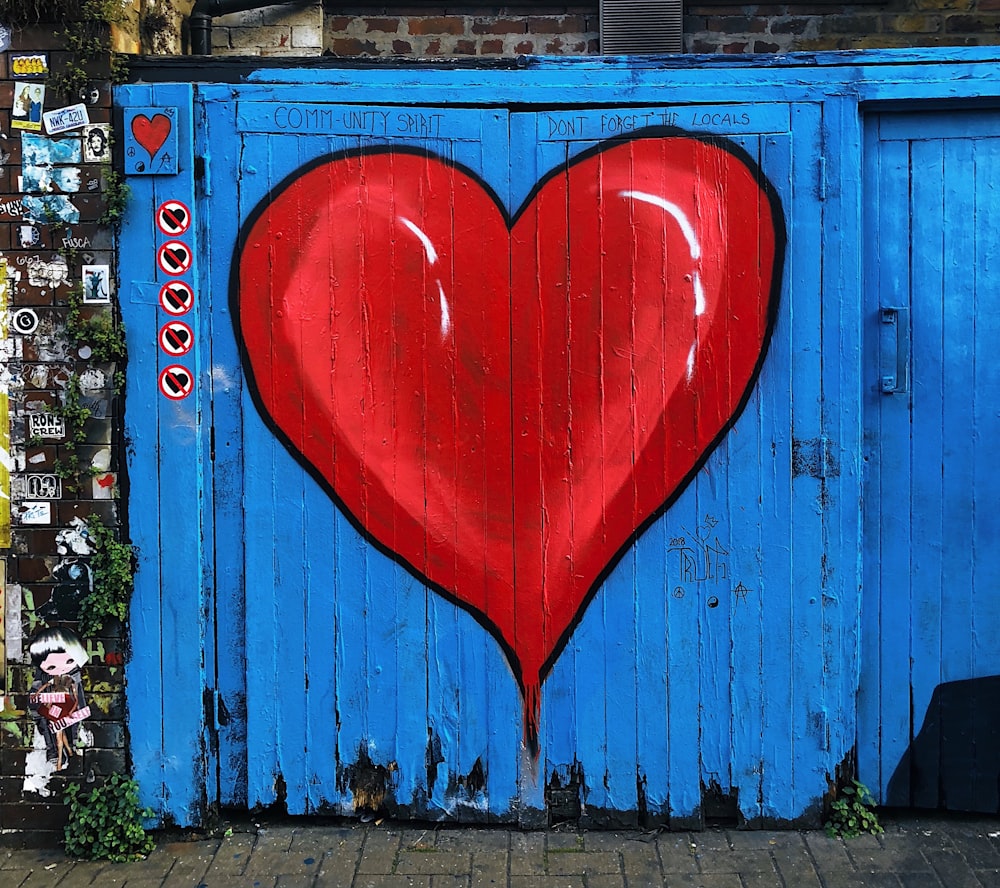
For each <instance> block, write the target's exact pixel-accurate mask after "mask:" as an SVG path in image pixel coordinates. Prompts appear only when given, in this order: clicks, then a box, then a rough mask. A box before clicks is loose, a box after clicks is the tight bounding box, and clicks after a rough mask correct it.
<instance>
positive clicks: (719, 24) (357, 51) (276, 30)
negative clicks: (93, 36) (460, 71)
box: [213, 0, 1000, 58]
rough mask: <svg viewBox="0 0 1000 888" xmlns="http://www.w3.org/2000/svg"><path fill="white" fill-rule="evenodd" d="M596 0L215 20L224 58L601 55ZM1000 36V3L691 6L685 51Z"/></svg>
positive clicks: (932, 42)
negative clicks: (570, 3) (589, 1)
mask: <svg viewBox="0 0 1000 888" xmlns="http://www.w3.org/2000/svg"><path fill="white" fill-rule="evenodd" d="M598 33H599V19H598V12H597V5H596V4H588V5H581V6H552V7H543V6H540V5H534V6H532V7H530V9H527V8H526V7H510V8H504V7H492V8H490V7H479V6H471V7H448V6H441V7H427V6H419V7H405V6H400V5H397V6H364V7H361V6H359V7H342V6H335V7H334V6H331V7H329V8H327V9H325V10H324V8H323V7H322V6H321V5H320V4H319V3H317V4H314V5H312V6H310V7H307V8H305V9H302V8H294V9H293V11H291V12H289V11H287V7H280V6H276V7H269V8H267V9H264V10H257V11H254V12H249V13H238V14H234V15H229V16H225V17H223V18H220V19H216V20H215V28H214V30H213V46H214V49H213V51H214V52H215V53H216V54H218V55H227V54H229V55H291V56H294V55H300V56H306V55H319V54H321V53H326V54H330V55H334V56H342V57H345V58H358V57H362V58H388V57H394V56H395V57H411V58H434V57H446V56H452V57H455V56H458V57H466V56H486V57H489V56H517V55H592V54H596V53H598V52H599V40H598ZM998 42H1000V0H889V2H886V3H865V4H858V5H842V6H836V5H829V4H822V5H812V6H811V5H808V4H803V5H788V4H767V5H764V4H753V5H736V4H734V5H730V6H726V5H719V4H718V3H714V4H710V5H699V4H698V3H697V2H693V3H691V4H690V5H688V6H686V7H685V16H684V50H685V52H693V53H783V52H793V51H811V50H823V49H867V48H874V47H899V46H938V45H953V46H971V45H980V44H994V43H998Z"/></svg>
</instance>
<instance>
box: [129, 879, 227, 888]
mask: <svg viewBox="0 0 1000 888" xmlns="http://www.w3.org/2000/svg"><path fill="white" fill-rule="evenodd" d="M162 884H163V879H155V878H142V879H132V878H130V879H129V880H128V881H127V882H126V883H125V886H126V888H160V886H161V885H162ZM221 884H222V883H220V882H216V883H215V886H212V888H219V886H221Z"/></svg>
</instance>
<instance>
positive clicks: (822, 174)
mask: <svg viewBox="0 0 1000 888" xmlns="http://www.w3.org/2000/svg"><path fill="white" fill-rule="evenodd" d="M816 174H817V176H818V177H819V180H818V183H817V185H818V187H817V193H818V194H819V199H820V200H826V158H825V157H824V156H823V155H822V154H821V155H820V156H819V162H818V163H817V172H816Z"/></svg>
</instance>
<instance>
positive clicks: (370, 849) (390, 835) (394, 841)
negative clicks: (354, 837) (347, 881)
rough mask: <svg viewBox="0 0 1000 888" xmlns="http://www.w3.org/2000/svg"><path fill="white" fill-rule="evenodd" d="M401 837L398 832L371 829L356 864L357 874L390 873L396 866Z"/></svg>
mask: <svg viewBox="0 0 1000 888" xmlns="http://www.w3.org/2000/svg"><path fill="white" fill-rule="evenodd" d="M401 838H402V837H401V836H400V834H399V833H398V832H390V831H388V830H378V829H371V830H369V831H368V834H367V836H366V837H365V844H364V847H363V849H362V851H361V860H360V862H359V863H358V872H359V873H391V872H392V871H393V867H394V866H395V865H396V855H397V854H398V853H399V845H400V841H401Z"/></svg>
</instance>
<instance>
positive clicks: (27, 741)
mask: <svg viewBox="0 0 1000 888" xmlns="http://www.w3.org/2000/svg"><path fill="white" fill-rule="evenodd" d="M5 30H6V29H5ZM59 30H61V29H60V28H57V27H56V26H52V25H49V26H38V27H31V28H26V29H22V30H20V31H14V32H13V34H12V35H11V34H10V32H9V31H8V32H7V35H6V36H7V40H9V46H6V47H3V48H4V49H5V50H6V51H2V52H0V271H2V269H3V268H6V276H5V277H6V286H5V287H4V288H3V292H4V298H5V301H6V305H5V306H4V307H3V311H0V316H2V317H3V319H4V321H3V324H2V325H0V327H2V330H0V440H2V449H3V450H4V451H5V452H4V453H2V454H0V456H2V457H3V458H2V459H0V488H2V489H0V568H2V572H3V575H4V576H3V580H2V583H0V595H2V600H3V604H2V606H0V661H2V662H3V664H4V667H5V668H4V672H3V683H2V687H0V829H2V830H4V831H18V830H28V831H32V832H34V834H35V836H36V837H40V836H44V835H45V834H44V832H42V833H39V832H37V831H45V830H58V829H59V828H61V826H62V824H63V823H64V821H65V818H66V807H65V806H64V804H63V796H64V793H65V789H66V785H67V783H69V782H71V781H73V782H78V783H81V784H82V785H84V786H88V785H89V786H92V785H94V783H95V781H100V780H101V779H102V778H103V777H104V776H107V775H109V774H111V773H121V772H124V771H125V770H126V754H125V736H124V735H125V730H124V724H123V721H124V694H123V668H122V665H123V653H124V650H123V641H122V627H121V625H120V624H119V623H118V622H117V621H114V623H113V624H108V625H106V627H105V628H104V629H102V630H100V631H99V632H95V633H90V634H88V633H85V632H83V631H82V630H81V628H80V622H79V619H80V616H81V607H80V602H81V598H82V596H84V595H85V594H86V592H87V591H88V590H89V588H90V580H91V577H92V573H91V566H92V563H93V557H92V555H93V545H92V538H91V537H90V535H89V528H88V525H91V526H92V524H93V522H94V520H95V516H97V517H98V518H100V520H101V522H102V523H104V524H105V525H108V526H111V527H115V526H116V525H117V523H118V517H119V516H118V499H117V494H118V490H119V483H120V481H121V480H122V479H121V478H120V477H119V475H118V471H117V469H118V455H119V454H118V448H119V445H120V442H121V436H120V431H119V429H120V424H119V417H120V413H121V407H122V404H121V399H120V397H119V396H118V395H117V394H116V379H115V377H116V370H119V369H121V368H120V366H118V365H117V364H116V363H113V362H108V361H103V360H97V359H95V354H94V348H93V347H92V345H91V344H89V342H88V339H87V338H86V337H84V338H83V339H81V338H80V337H79V335H72V334H70V332H69V328H68V326H67V323H68V321H69V316H70V314H71V312H72V313H73V314H74V315H75V316H76V321H74V327H73V329H75V330H77V331H79V326H78V324H79V321H80V320H81V319H86V318H93V317H96V316H103V317H106V318H108V319H112V318H114V317H115V314H114V312H115V305H114V267H115V255H114V237H113V231H112V228H111V227H110V226H109V225H107V224H102V223H101V222H100V221H99V220H100V218H101V216H102V214H103V213H104V210H105V208H106V205H107V201H106V197H107V190H108V188H109V187H110V183H111V182H112V177H111V175H110V170H111V164H110V162H109V161H110V154H109V153H105V152H104V145H105V144H106V142H104V141H102V139H110V136H111V130H110V124H111V119H112V118H111V88H110V84H109V82H108V79H107V78H108V74H109V66H108V58H109V57H108V56H107V55H104V56H102V57H99V58H97V59H95V60H93V61H91V62H89V63H88V69H89V72H90V74H91V75H92V77H94V78H95V79H93V80H91V81H89V82H88V83H86V85H85V86H84V88H83V89H82V92H81V93H80V94H76V95H67V94H64V93H62V92H61V91H60V89H59V88H58V87H57V81H56V80H55V79H54V77H53V74H54V73H56V72H58V71H59V70H60V69H62V68H64V66H65V63H66V62H67V61H68V60H69V59H70V55H69V54H68V53H64V52H61V49H62V44H61V41H60V39H59V38H58V37H57V36H56V34H57V32H58V31H59ZM7 40H5V42H7ZM22 53H29V54H32V55H35V56H37V57H39V58H43V59H44V60H45V63H46V64H47V65H48V72H49V73H48V76H47V77H46V76H40V77H36V78H35V79H32V80H17V79H15V78H14V73H15V70H24V68H25V67H26V65H25V64H24V63H23V61H22V62H18V63H17V64H16V65H15V64H14V60H15V59H16V58H17V57H18V56H19V55H21V54H22ZM39 64H40V62H39ZM25 88H27V89H28V93H29V96H30V95H32V94H34V93H35V90H36V89H38V90H44V94H42V93H41V92H40V93H39V95H41V100H42V107H41V110H44V111H49V110H58V109H60V108H64V107H66V106H69V105H73V104H77V103H80V102H81V99H82V102H83V104H84V106H85V108H86V116H87V117H88V118H89V121H90V122H91V124H92V125H98V124H103V125H105V128H101V129H100V132H102V133H103V134H104V135H103V136H102V137H100V138H98V137H97V136H94V138H93V141H91V142H90V143H88V142H87V139H86V135H88V134H89V133H91V129H89V128H88V129H83V128H81V127H79V126H74V128H72V129H70V130H68V131H66V132H65V133H64V134H62V135H59V136H58V137H51V138H50V137H49V136H48V135H47V133H46V127H45V126H44V125H41V126H39V131H33V130H32V129H31V127H32V126H33V125H35V121H34V117H35V116H36V115H35V112H34V110H33V109H32V110H31V111H29V112H28V113H27V114H25V113H24V112H25V106H23V105H20V104H19V100H20V97H21V96H22V95H23V91H24V90H25ZM25 123H27V124H28V127H29V128H27V129H26V128H22V127H23V125H24V124H25ZM98 147H100V149H101V150H100V151H98V150H97V149H98ZM85 266H90V268H89V269H88V270H87V273H86V276H85ZM95 267H98V268H99V267H107V269H108V271H109V276H108V277H106V278H105V277H104V276H103V274H102V273H100V272H97V275H98V276H97V277H96V278H95V277H94V276H93V275H94V274H95V272H94V268H95ZM83 286H91V289H90V290H89V291H88V293H89V296H91V297H92V298H93V299H94V300H95V301H92V302H89V303H87V304H82V305H80V304H77V307H76V308H75V309H71V302H72V303H79V302H82V300H83V294H82V292H81V287H83ZM74 292H75V295H74V296H71V293H74ZM108 297H110V300H111V301H110V302H109V301H105V300H106V299H107V298H108ZM97 300H100V301H97ZM66 404H70V405H71V406H73V407H74V408H75V409H76V410H77V412H76V413H75V415H74V416H72V417H71V415H70V414H69V413H68V412H67V411H66V410H65V409H64V406H63V405H66ZM82 411H89V415H88V414H86V413H84V412H82ZM8 416H9V423H8ZM77 433H78V434H77ZM8 454H9V458H8ZM8 494H9V497H10V498H9V499H7V498H6V497H7V495H8ZM8 506H9V516H8V514H7V508H8ZM8 520H10V521H11V524H12V526H11V533H10V539H9V540H7V539H2V538H3V537H5V536H6V530H5V524H6V522H7V521H8ZM8 543H9V545H8ZM46 630H59V631H60V632H62V633H64V636H65V637H70V636H69V634H70V633H75V634H76V635H77V636H78V638H79V641H80V643H81V648H82V650H83V659H84V660H85V665H83V668H82V672H74V673H67V676H68V677H69V678H70V680H71V681H72V682H74V683H75V684H74V685H73V687H74V689H75V690H76V691H78V690H79V689H81V688H82V692H83V695H84V703H85V705H86V706H89V714H88V715H86V717H85V718H82V719H80V720H79V721H73V720H72V718H76V717H77V716H73V717H72V718H71V720H70V722H69V726H68V727H66V729H65V730H64V731H63V734H64V735H65V738H66V739H67V740H69V741H71V744H72V752H73V754H72V755H66V756H64V761H65V762H66V765H65V768H64V769H62V770H59V769H58V764H59V762H58V761H55V762H53V761H52V760H51V758H52V756H50V754H49V750H47V749H46V740H52V739H53V736H54V734H53V732H52V725H53V722H52V721H51V720H46V719H45V718H44V717H43V714H42V713H43V710H41V709H40V708H39V697H38V696H37V695H34V696H33V695H32V689H33V687H34V690H35V691H38V690H39V689H40V688H41V686H42V684H43V683H44V682H46V681H48V676H46V675H44V674H43V672H42V671H41V670H40V669H39V668H36V664H35V663H33V662H32V658H31V652H32V643H33V642H35V646H34V650H35V652H36V653H38V652H39V641H40V639H41V638H42V637H43V636H40V634H39V633H42V632H44V631H46ZM70 647H71V646H70ZM70 647H67V648H66V650H67V651H69V650H70ZM42 664H43V665H45V660H44V659H43V660H42ZM50 668H54V667H50ZM46 693H47V692H46ZM81 712H83V708H78V710H77V715H79V713H81ZM46 732H48V733H46ZM41 840H42V841H48V842H51V843H52V844H57V843H59V842H61V836H59V835H57V834H52V835H49V836H48V838H42V839H41ZM2 882H3V878H2V877H0V883H2Z"/></svg>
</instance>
